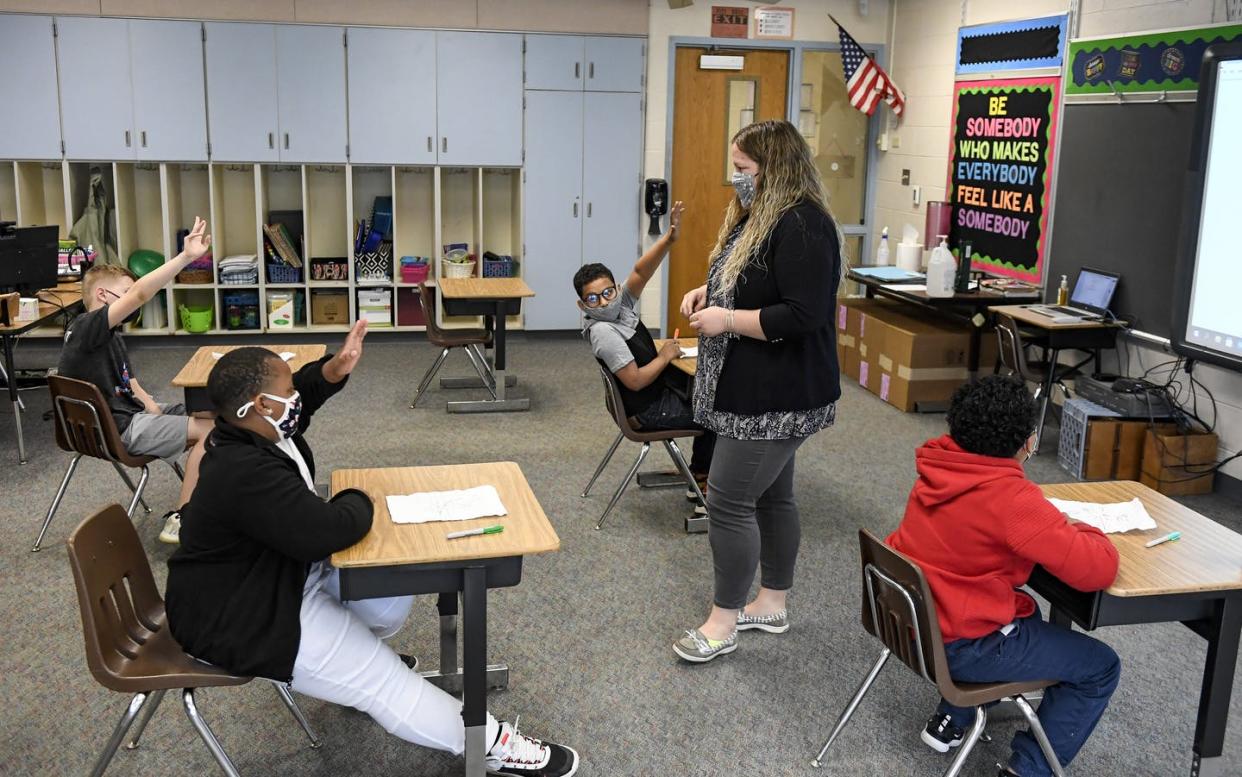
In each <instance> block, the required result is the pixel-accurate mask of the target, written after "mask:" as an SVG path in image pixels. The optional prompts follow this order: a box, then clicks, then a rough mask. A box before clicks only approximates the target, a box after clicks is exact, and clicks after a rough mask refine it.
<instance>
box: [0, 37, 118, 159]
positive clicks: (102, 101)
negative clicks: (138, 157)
mask: <svg viewBox="0 0 1242 777" xmlns="http://www.w3.org/2000/svg"><path fill="white" fill-rule="evenodd" d="M56 28H57V35H58V37H59V43H58V45H57V47H56V48H57V60H58V62H59V65H60V111H61V115H62V116H64V133H65V156H67V157H69V158H70V159H100V160H103V159H133V158H134V132H133V129H134V126H133V119H134V100H133V92H132V91H131V88H130V77H129V20H127V19H101V18H97V17H84V16H72V17H69V16H62V17H59V18H58V19H57V20H56ZM8 80H9V79H8V74H6V75H5V81H6V82H7V81H8ZM5 110H6V112H7V111H9V110H12V106H6V108H5Z"/></svg>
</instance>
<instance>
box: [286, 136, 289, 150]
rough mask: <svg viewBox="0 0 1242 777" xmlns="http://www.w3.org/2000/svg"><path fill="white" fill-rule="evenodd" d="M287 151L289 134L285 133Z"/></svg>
mask: <svg viewBox="0 0 1242 777" xmlns="http://www.w3.org/2000/svg"><path fill="white" fill-rule="evenodd" d="M285 150H286V151H288V150H289V133H288V132H286V133H285Z"/></svg>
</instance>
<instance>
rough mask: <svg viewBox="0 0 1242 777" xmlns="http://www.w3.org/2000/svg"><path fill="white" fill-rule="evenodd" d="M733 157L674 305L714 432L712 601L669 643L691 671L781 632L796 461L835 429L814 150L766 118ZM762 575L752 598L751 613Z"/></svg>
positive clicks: (836, 377) (701, 405)
mask: <svg viewBox="0 0 1242 777" xmlns="http://www.w3.org/2000/svg"><path fill="white" fill-rule="evenodd" d="M730 153H731V157H732V162H733V168H734V173H733V188H734V189H735V191H736V196H735V197H734V198H733V200H732V201H731V202H730V203H729V207H728V210H727V211H726V212H725V220H724V224H723V225H722V226H721V228H720V233H719V235H718V236H717V238H716V247H715V248H714V249H713V250H712V253H711V261H710V266H709V268H708V272H707V283H706V284H704V285H703V286H700V287H699V288H697V289H694V290H692V291H691V292H689V293H688V294H686V296H685V297H684V298H683V299H682V303H681V312H682V314H683V315H686V316H689V318H690V325H691V326H692V327H693V328H694V329H695V330H697V331H698V333H699V337H700V341H699V357H698V372H697V374H696V376H695V383H694V402H693V404H694V420H695V421H696V422H698V423H700V424H702V425H703V426H704V427H706V428H708V429H711V430H712V431H714V432H715V433H716V434H717V436H718V440H717V443H716V451H715V456H714V457H713V459H712V465H711V471H710V473H709V475H708V482H707V511H708V518H709V524H708V526H709V528H708V536H709V538H710V540H711V546H712V560H713V564H714V566H715V601H714V605H713V607H712V611H711V615H709V616H708V618H707V621H706V622H705V623H703V625H701V626H699V627H698V628H697V629H691V630H689V631H687V632H686V634H685V636H684V637H682V638H681V639H679V640H677V642H675V643H674V644H673V651H674V652H675V653H677V655H679V656H681V657H682V658H683V659H685V660H686V661H692V662H695V663H702V662H705V661H710V660H712V659H713V658H715V657H716V656H719V655H723V654H725V653H731V652H733V651H734V650H736V649H737V632H738V631H746V630H749V629H759V630H762V631H766V632H769V633H774V634H781V633H784V632H786V631H788V630H789V616H788V612H787V610H786V607H785V596H786V594H787V593H788V591H789V589H790V588H791V587H792V585H793V574H794V564H795V562H796V560H797V556H798V542H799V540H800V538H801V528H800V526H799V521H798V505H797V502H796V501H795V499H794V490H793V479H794V454H795V453H796V452H797V450H798V447H799V446H800V445H802V443H803V441H804V440H806V438H807V437H810V436H811V435H812V434H815V433H816V432H818V431H819V430H820V429H823V428H825V427H827V426H830V425H831V424H832V422H833V420H834V418H835V416H836V406H835V402H836V400H837V398H838V397H839V396H840V395H841V385H840V373H839V371H838V366H837V351H836V337H835V334H836V333H835V331H834V329H833V325H832V312H833V310H835V308H836V295H837V285H838V283H839V281H840V278H841V270H842V260H841V237H840V233H839V231H838V229H837V225H836V222H835V221H834V220H833V218H832V215H831V214H830V213H829V211H828V202H827V197H826V195H825V193H824V187H823V183H822V181H821V179H820V175H819V171H818V170H817V169H816V167H815V162H814V158H813V156H812V153H811V149H810V147H809V146H808V145H807V143H806V141H805V140H804V139H803V138H802V135H801V134H799V133H798V130H797V129H796V128H795V127H794V126H793V125H792V124H790V123H789V122H786V121H764V122H759V123H756V124H751V125H749V126H747V127H745V128H743V129H742V130H741V131H740V132H738V133H737V135H735V136H734V137H733V141H732V145H731V147H730ZM756 565H758V566H759V567H760V569H761V575H760V588H759V595H758V596H757V597H755V600H754V601H752V602H751V603H750V604H747V603H746V597H747V595H748V594H749V592H750V586H751V582H752V581H753V580H754V576H755V567H756Z"/></svg>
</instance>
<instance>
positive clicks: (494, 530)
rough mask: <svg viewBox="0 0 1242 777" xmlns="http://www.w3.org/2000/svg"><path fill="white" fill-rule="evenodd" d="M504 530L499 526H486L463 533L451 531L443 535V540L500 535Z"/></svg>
mask: <svg viewBox="0 0 1242 777" xmlns="http://www.w3.org/2000/svg"><path fill="white" fill-rule="evenodd" d="M504 530H505V527H503V526H499V525H497V526H488V527H486V528H483V529H467V530H465V531H451V532H449V533H448V534H446V535H444V538H445V539H446V540H455V539H458V538H459V537H474V536H477V535H479V534H500V533H501V532H502V531H504Z"/></svg>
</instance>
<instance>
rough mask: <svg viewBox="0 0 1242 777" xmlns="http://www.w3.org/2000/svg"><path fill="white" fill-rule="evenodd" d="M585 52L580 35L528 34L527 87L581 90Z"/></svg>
mask: <svg viewBox="0 0 1242 777" xmlns="http://www.w3.org/2000/svg"><path fill="white" fill-rule="evenodd" d="M584 52H585V46H584V43H583V39H582V36H580V35H527V36H526V88H527V89H558V90H561V91H571V92H572V91H580V90H581V89H582V80H583V76H584V75H585V73H584V72H583V69H584V68H583V59H582V57H583V54H584Z"/></svg>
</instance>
